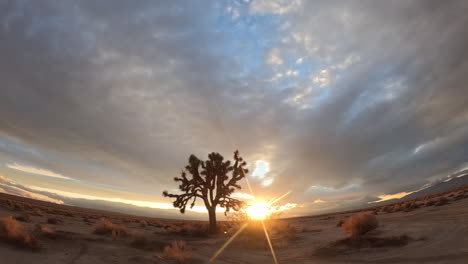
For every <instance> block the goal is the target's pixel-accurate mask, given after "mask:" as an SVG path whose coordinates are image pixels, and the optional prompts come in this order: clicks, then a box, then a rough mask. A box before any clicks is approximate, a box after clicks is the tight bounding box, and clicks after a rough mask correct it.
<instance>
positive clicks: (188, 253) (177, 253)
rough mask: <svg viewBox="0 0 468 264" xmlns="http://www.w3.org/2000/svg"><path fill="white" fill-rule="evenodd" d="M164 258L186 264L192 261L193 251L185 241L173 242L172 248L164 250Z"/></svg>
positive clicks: (168, 247)
mask: <svg viewBox="0 0 468 264" xmlns="http://www.w3.org/2000/svg"><path fill="white" fill-rule="evenodd" d="M162 257H163V258H165V259H172V260H176V261H177V262H179V263H186V262H187V261H189V260H190V259H192V250H191V249H190V247H189V246H188V245H187V242H185V241H173V242H172V244H171V245H170V246H167V247H165V248H164V254H163V256H162Z"/></svg>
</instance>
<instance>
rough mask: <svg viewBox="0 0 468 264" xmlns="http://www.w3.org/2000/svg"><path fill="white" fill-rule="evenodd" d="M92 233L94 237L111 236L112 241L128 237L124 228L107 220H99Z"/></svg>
mask: <svg viewBox="0 0 468 264" xmlns="http://www.w3.org/2000/svg"><path fill="white" fill-rule="evenodd" d="M93 233H94V234H96V235H112V237H113V238H114V239H117V238H121V237H125V236H127V235H128V232H127V229H126V228H125V227H124V226H121V225H116V224H114V223H112V222H111V221H110V220H109V219H107V218H101V220H100V221H99V223H98V224H97V226H96V229H95V230H94V232H93Z"/></svg>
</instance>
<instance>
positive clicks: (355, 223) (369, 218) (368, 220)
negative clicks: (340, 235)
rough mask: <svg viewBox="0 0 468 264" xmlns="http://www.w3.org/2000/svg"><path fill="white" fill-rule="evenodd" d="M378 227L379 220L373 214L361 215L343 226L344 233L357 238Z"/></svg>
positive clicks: (352, 218) (357, 215)
mask: <svg viewBox="0 0 468 264" xmlns="http://www.w3.org/2000/svg"><path fill="white" fill-rule="evenodd" d="M377 226H378V221H377V218H376V217H375V215H374V214H372V213H359V214H356V215H352V216H351V217H349V218H348V219H347V220H346V221H345V222H344V224H343V226H342V228H343V232H345V233H346V234H348V235H350V236H352V237H356V236H362V235H364V234H365V233H367V232H369V231H372V230H374V229H376V228H377Z"/></svg>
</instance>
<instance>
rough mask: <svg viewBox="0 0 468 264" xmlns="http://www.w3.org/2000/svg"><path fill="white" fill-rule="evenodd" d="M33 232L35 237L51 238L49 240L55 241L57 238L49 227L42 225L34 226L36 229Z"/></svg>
mask: <svg viewBox="0 0 468 264" xmlns="http://www.w3.org/2000/svg"><path fill="white" fill-rule="evenodd" d="M34 232H35V234H37V235H40V236H44V237H47V238H51V239H56V238H58V237H59V236H58V235H57V234H56V233H55V231H54V230H52V229H51V228H50V227H48V226H43V225H40V224H37V225H36V228H35V230H34Z"/></svg>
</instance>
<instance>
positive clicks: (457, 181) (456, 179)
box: [399, 169, 468, 201]
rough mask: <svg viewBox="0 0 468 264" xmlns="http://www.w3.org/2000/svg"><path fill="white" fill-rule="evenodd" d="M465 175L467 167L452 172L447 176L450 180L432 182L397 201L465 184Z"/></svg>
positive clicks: (467, 172)
mask: <svg viewBox="0 0 468 264" xmlns="http://www.w3.org/2000/svg"><path fill="white" fill-rule="evenodd" d="M467 175H468V169H466V170H462V171H459V172H456V173H453V174H451V175H450V176H449V177H450V178H451V179H450V180H448V181H441V182H438V183H435V184H433V185H432V186H430V187H428V188H426V189H423V190H420V191H417V192H414V193H412V194H408V195H406V196H404V197H402V198H400V199H399V201H401V200H411V199H415V198H418V197H422V196H426V195H431V194H435V193H439V192H445V191H448V190H451V189H455V188H457V187H460V186H463V185H466V184H468V177H467Z"/></svg>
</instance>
